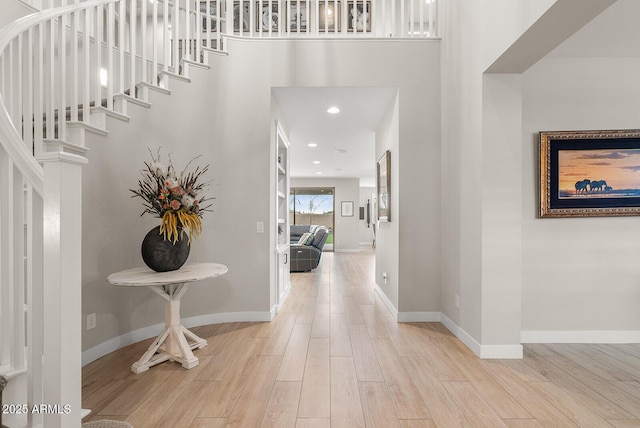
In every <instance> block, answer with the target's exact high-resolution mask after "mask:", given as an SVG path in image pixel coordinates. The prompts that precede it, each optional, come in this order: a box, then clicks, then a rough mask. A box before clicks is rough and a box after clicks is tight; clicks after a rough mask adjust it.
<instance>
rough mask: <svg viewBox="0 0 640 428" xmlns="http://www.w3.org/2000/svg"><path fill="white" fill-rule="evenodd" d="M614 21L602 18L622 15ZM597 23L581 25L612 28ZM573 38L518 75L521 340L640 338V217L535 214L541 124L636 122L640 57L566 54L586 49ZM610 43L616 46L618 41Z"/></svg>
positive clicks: (569, 126)
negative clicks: (521, 119)
mask: <svg viewBox="0 0 640 428" xmlns="http://www.w3.org/2000/svg"><path fill="white" fill-rule="evenodd" d="M626 3H627V4H628V5H632V6H633V8H632V10H631V11H629V10H628V9H624V8H622V4H621V9H620V10H619V11H620V14H619V15H614V16H619V17H623V16H630V15H632V14H633V13H632V12H635V13H637V12H638V10H637V6H635V5H633V4H632V2H626ZM612 9H613V7H612ZM611 12H614V10H612V11H611ZM610 18H612V17H611V16H606V17H605V16H603V19H608V20H610V22H615V23H617V24H616V25H618V26H619V25H620V23H621V22H623V21H621V20H620V19H610ZM621 19H622V20H624V18H621ZM600 23H601V21H598V22H596V21H594V22H593V23H592V24H591V25H593V27H592V28H585V32H590V31H594V30H595V29H599V31H598V32H599V33H600V34H601V32H602V31H603V30H604V32H605V33H609V32H608V31H607V27H604V28H603V27H602V26H601V25H600ZM633 27H634V28H635V26H633ZM613 31H619V30H613ZM635 33H637V30H636V31H635ZM639 35H640V34H635V37H638V36H639ZM576 36H577V37H576V38H575V39H573V40H569V41H568V43H569V45H570V46H571V47H572V48H573V47H575V49H569V50H567V49H563V56H555V55H554V56H550V57H548V58H546V59H544V60H543V61H541V62H540V63H538V64H536V65H535V66H534V67H532V68H531V69H530V70H529V71H528V72H527V73H525V74H524V76H523V78H524V81H523V117H524V122H523V137H522V138H523V156H522V165H521V167H522V171H523V174H522V177H523V180H522V195H523V198H522V199H523V205H522V207H523V209H522V235H523V253H522V263H523V272H522V278H523V279H522V294H523V307H522V328H523V330H524V332H523V340H525V341H549V340H553V341H583V340H587V341H609V340H614V341H615V340H627V341H634V340H635V341H638V340H640V311H638V304H639V303H640V288H639V287H638V278H640V264H638V262H637V261H638V257H639V256H640V219H639V218H638V217H603V218H566V219H546V218H545V219H539V218H537V215H536V214H537V211H538V199H537V197H536V195H537V194H538V184H537V181H536V180H537V173H538V157H537V147H538V141H537V140H538V136H537V133H538V132H539V131H552V130H593V129H599V130H607V129H637V128H638V115H637V112H638V111H639V110H640V77H639V76H640V55H637V54H633V55H629V56H628V54H625V57H603V56H597V57H575V56H573V55H572V52H576V51H579V52H580V53H581V55H585V54H587V55H588V51H589V49H588V48H587V47H586V46H584V45H582V44H581V43H578V42H579V41H580V40H581V35H580V34H577V35H576ZM631 36H633V34H631ZM631 38H632V37H630V39H631ZM583 41H584V42H591V39H585V40H583ZM597 43H598V45H599V46H597V49H599V50H600V51H602V47H603V46H602V45H603V43H607V42H606V41H604V40H603V39H602V38H600V37H599V38H598V42H597ZM610 43H611V46H612V47H613V50H614V51H617V50H618V43H617V42H616V41H615V40H610ZM599 54H602V52H599ZM612 331H616V332H617V333H615V334H610V332H612Z"/></svg>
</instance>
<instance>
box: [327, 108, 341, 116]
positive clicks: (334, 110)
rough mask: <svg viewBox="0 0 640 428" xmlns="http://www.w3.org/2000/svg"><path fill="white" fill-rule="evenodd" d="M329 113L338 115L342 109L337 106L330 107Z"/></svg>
mask: <svg viewBox="0 0 640 428" xmlns="http://www.w3.org/2000/svg"><path fill="white" fill-rule="evenodd" d="M327 113H329V114H337V113H340V109H339V108H338V107H336V106H333V107H329V108H328V109H327Z"/></svg>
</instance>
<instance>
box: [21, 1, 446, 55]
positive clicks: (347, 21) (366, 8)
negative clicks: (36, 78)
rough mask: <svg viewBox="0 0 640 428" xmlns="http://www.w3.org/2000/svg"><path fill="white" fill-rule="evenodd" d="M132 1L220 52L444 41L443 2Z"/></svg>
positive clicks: (42, 4) (45, 4)
mask: <svg viewBox="0 0 640 428" xmlns="http://www.w3.org/2000/svg"><path fill="white" fill-rule="evenodd" d="M23 1H24V2H25V3H29V4H31V5H32V6H33V7H34V8H36V9H46V8H50V7H57V6H64V5H66V4H71V3H77V2H78V1H80V0H23ZM131 1H132V2H134V3H137V5H136V8H137V9H138V10H140V9H142V8H144V9H145V10H146V14H147V17H148V18H147V19H148V20H149V21H151V20H152V19H154V18H153V17H154V16H155V17H156V18H157V19H160V20H163V19H164V18H163V17H164V16H167V17H170V18H169V19H171V20H175V24H176V25H173V26H172V32H173V35H175V36H177V37H175V38H177V39H180V40H184V39H185V37H184V35H185V34H192V33H191V32H190V28H189V25H188V24H187V26H186V27H185V26H183V27H180V23H181V22H182V23H190V24H191V27H192V28H191V29H197V28H198V27H199V29H200V31H199V33H200V34H199V36H200V38H201V40H203V41H206V43H205V46H208V47H213V48H217V49H222V48H223V46H222V45H221V39H222V37H223V36H232V35H235V36H239V37H251V38H336V37H337V38H353V37H365V38H366V37H369V38H371V37H375V38H390V37H391V38H438V37H440V29H439V25H438V22H439V18H438V17H439V7H438V6H439V0H178V1H177V2H174V1H167V2H165V1H163V0H129V2H131ZM127 9H129V7H128V6H127ZM156 10H157V14H156V12H155V11H156ZM180 15H182V17H181V18H178V16H180ZM187 17H189V18H188V19H187ZM176 18H177V19H176ZM173 35H172V37H171V38H173ZM192 40H193V37H192Z"/></svg>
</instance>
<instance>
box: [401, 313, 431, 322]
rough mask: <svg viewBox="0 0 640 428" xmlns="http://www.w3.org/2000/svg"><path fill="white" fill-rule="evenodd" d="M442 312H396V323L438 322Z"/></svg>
mask: <svg viewBox="0 0 640 428" xmlns="http://www.w3.org/2000/svg"><path fill="white" fill-rule="evenodd" d="M441 315H442V312H398V322H440V320H441Z"/></svg>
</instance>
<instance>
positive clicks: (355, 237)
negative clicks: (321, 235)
mask: <svg viewBox="0 0 640 428" xmlns="http://www.w3.org/2000/svg"><path fill="white" fill-rule="evenodd" d="M291 187H333V188H335V192H334V194H333V206H334V209H335V211H334V220H333V221H334V233H333V250H334V251H358V246H359V243H360V240H359V238H360V237H359V234H358V199H359V188H360V180H359V179H357V178H302V177H297V178H296V177H292V178H291ZM342 201H351V202H353V210H354V213H353V216H352V217H343V216H342V215H341V206H340V203H341V202H342Z"/></svg>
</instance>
